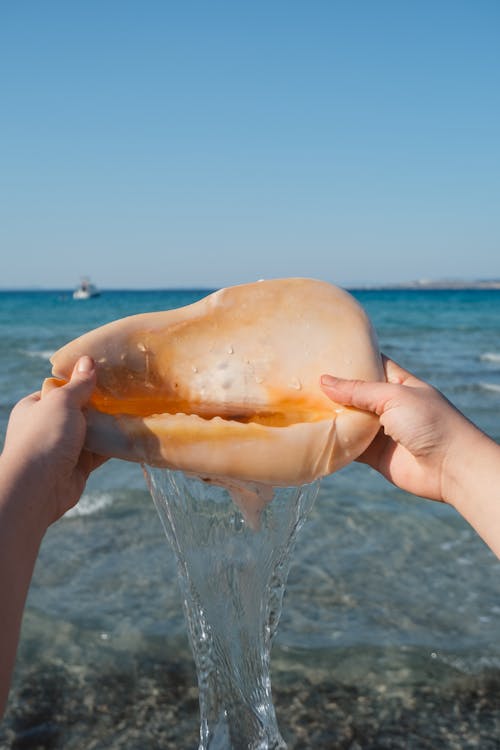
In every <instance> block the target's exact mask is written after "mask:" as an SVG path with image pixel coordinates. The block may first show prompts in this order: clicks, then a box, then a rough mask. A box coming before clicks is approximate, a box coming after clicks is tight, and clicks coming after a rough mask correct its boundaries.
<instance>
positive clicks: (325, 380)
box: [321, 375, 338, 386]
mask: <svg viewBox="0 0 500 750" xmlns="http://www.w3.org/2000/svg"><path fill="white" fill-rule="evenodd" d="M337 382H338V378H334V377H333V375H322V376H321V385H326V386H334V385H335V384H336V383H337Z"/></svg>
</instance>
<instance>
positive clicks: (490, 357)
mask: <svg viewBox="0 0 500 750" xmlns="http://www.w3.org/2000/svg"><path fill="white" fill-rule="evenodd" d="M479 359H480V360H481V362H499V363H500V352H485V353H484V354H481V356H480V357H479Z"/></svg>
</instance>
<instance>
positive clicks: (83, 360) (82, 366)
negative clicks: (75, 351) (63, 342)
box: [76, 354, 94, 375]
mask: <svg viewBox="0 0 500 750" xmlns="http://www.w3.org/2000/svg"><path fill="white" fill-rule="evenodd" d="M76 369H77V372H81V373H82V374H85V375H88V374H89V373H90V372H92V370H93V369H94V362H93V360H92V359H91V358H90V357H88V356H87V355H86V354H84V356H83V357H80V359H79V360H78V364H77V366H76Z"/></svg>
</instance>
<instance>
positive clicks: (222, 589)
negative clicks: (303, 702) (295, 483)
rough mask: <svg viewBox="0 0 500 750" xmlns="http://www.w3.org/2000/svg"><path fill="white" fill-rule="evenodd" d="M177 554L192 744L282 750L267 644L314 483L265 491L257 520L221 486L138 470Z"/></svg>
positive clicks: (204, 748)
mask: <svg viewBox="0 0 500 750" xmlns="http://www.w3.org/2000/svg"><path fill="white" fill-rule="evenodd" d="M144 472H145V476H146V480H147V482H148V486H149V489H150V491H151V495H152V497H153V500H154V503H155V505H156V508H157V511H158V513H159V516H160V519H161V522H162V525H163V528H164V530H165V533H166V536H167V539H168V541H169V542H170V544H171V546H172V548H173V550H174V552H175V555H176V558H177V566H178V573H179V581H180V586H181V590H182V595H183V596H182V598H183V603H184V614H185V617H186V624H187V629H188V633H189V638H190V643H191V648H192V651H193V656H194V661H195V664H196V670H197V676H198V688H199V701H200V745H199V750H248V749H249V748H252V749H254V750H286V745H285V743H284V741H283V739H282V737H281V735H280V732H279V729H278V725H277V721H276V715H275V711H274V706H273V702H272V695H271V681H270V673H269V667H270V651H271V642H272V639H273V636H274V634H275V632H276V628H277V626H278V621H279V618H280V614H281V607H282V601H283V594H284V591H285V584H286V579H287V576H288V571H289V566H290V554H291V551H292V548H293V545H294V543H295V540H296V536H297V532H298V531H299V529H300V527H301V526H302V524H303V523H304V521H305V519H306V517H307V515H308V513H309V511H310V509H311V507H312V505H313V503H314V500H315V498H316V495H317V492H318V488H319V482H315V483H313V484H311V485H305V486H303V487H288V488H278V489H274V490H272V489H271V488H268V491H269V500H270V502H267V503H266V504H265V507H263V509H262V511H261V513H260V517H259V523H258V525H252V524H249V523H248V522H247V521H246V519H245V516H244V514H242V512H241V509H240V508H238V507H237V506H236V505H235V503H234V502H233V499H232V497H231V492H230V491H228V490H227V489H226V488H224V487H222V486H219V485H215V484H213V483H211V482H203V481H201V480H200V479H198V478H196V477H190V476H187V475H186V474H184V473H183V472H180V471H170V470H168V469H153V468H151V467H144Z"/></svg>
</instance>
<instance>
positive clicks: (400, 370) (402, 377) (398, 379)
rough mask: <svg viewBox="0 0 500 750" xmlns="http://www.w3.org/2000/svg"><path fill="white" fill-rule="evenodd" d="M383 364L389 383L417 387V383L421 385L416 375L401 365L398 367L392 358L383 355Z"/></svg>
mask: <svg viewBox="0 0 500 750" xmlns="http://www.w3.org/2000/svg"><path fill="white" fill-rule="evenodd" d="M382 362H383V365H384V372H385V377H386V379H387V382H388V383H397V384H399V385H416V384H417V383H418V384H420V383H421V381H420V380H418V378H416V377H415V375H412V373H411V372H409V371H408V370H405V369H404V367H401V365H398V363H397V362H394V360H393V359H390V357H386V355H385V354H382Z"/></svg>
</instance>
